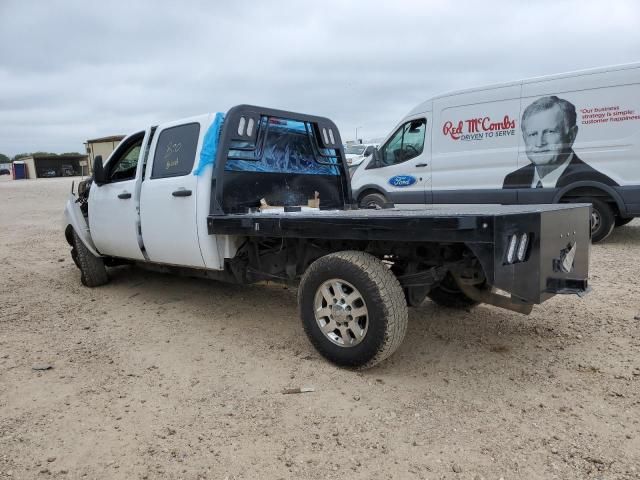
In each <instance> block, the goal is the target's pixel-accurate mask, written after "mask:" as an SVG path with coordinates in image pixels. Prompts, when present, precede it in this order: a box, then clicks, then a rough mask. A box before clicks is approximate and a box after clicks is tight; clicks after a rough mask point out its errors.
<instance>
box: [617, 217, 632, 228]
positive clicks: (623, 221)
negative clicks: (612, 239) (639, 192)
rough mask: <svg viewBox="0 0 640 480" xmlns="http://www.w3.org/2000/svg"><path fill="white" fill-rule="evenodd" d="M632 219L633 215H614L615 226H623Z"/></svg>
mask: <svg viewBox="0 0 640 480" xmlns="http://www.w3.org/2000/svg"><path fill="white" fill-rule="evenodd" d="M632 220H633V217H629V218H624V217H620V216H618V217H616V228H618V227H624V226H625V225H626V224H627V223H629V222H631V221H632Z"/></svg>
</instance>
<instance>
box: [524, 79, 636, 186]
mask: <svg viewBox="0 0 640 480" xmlns="http://www.w3.org/2000/svg"><path fill="white" fill-rule="evenodd" d="M552 95H553V96H556V97H558V98H560V99H563V100H566V101H568V102H570V103H571V104H572V105H573V106H574V107H575V111H576V115H577V118H576V126H577V135H576V137H575V141H574V143H573V151H574V152H575V154H576V155H577V156H578V158H580V159H581V160H582V161H583V162H585V163H586V164H587V165H589V166H590V167H592V168H593V169H595V170H596V171H597V172H600V173H602V174H603V175H605V176H607V177H609V178H610V179H612V180H613V181H614V182H615V183H616V184H617V185H614V186H625V185H626V186H629V185H636V186H640V68H633V69H622V70H613V71H608V72H597V73H591V74H582V75H576V76H572V77H566V78H557V79H551V80H542V81H528V82H524V84H523V86H522V106H521V109H522V111H524V109H525V108H527V106H528V105H530V104H532V103H533V102H535V101H536V100H538V99H540V98H543V97H548V96H552ZM528 163H529V159H528V158H527V155H526V152H525V150H524V148H522V149H521V150H520V151H519V155H518V164H519V166H520V167H522V166H524V165H527V164H528ZM594 180H595V179H594Z"/></svg>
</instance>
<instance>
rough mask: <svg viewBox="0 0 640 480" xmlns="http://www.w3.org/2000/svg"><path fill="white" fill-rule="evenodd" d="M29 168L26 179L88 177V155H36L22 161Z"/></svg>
mask: <svg viewBox="0 0 640 480" xmlns="http://www.w3.org/2000/svg"><path fill="white" fill-rule="evenodd" d="M20 160H21V161H23V162H24V163H25V165H26V166H27V177H26V178H31V179H35V178H48V177H72V176H75V175H87V166H88V161H87V156H86V155H41V154H35V155H30V156H28V157H24V158H21V159H20Z"/></svg>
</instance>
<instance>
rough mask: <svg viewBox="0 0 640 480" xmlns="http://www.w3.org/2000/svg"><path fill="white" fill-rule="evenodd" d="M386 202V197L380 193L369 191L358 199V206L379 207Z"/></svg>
mask: <svg viewBox="0 0 640 480" xmlns="http://www.w3.org/2000/svg"><path fill="white" fill-rule="evenodd" d="M385 203H387V199H386V198H385V197H384V195H382V194H381V193H369V194H368V195H365V196H364V197H362V199H361V200H360V208H375V209H381V208H383V207H384V205H385Z"/></svg>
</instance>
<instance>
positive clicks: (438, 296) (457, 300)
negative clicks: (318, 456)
mask: <svg viewBox="0 0 640 480" xmlns="http://www.w3.org/2000/svg"><path fill="white" fill-rule="evenodd" d="M428 296H429V298H430V299H431V300H433V301H434V302H435V303H436V304H438V305H440V306H441V307H447V308H455V309H458V310H466V309H468V308H472V307H475V306H476V305H478V303H479V302H477V301H475V300H473V299H472V298H470V297H467V296H466V295H465V294H464V293H463V292H462V290H460V287H459V286H458V284H457V282H456V280H455V278H453V275H451V274H450V273H447V276H446V277H444V279H443V280H442V281H441V282H440V285H438V286H437V287H434V288H432V289H431V291H430V292H429V295H428Z"/></svg>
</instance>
